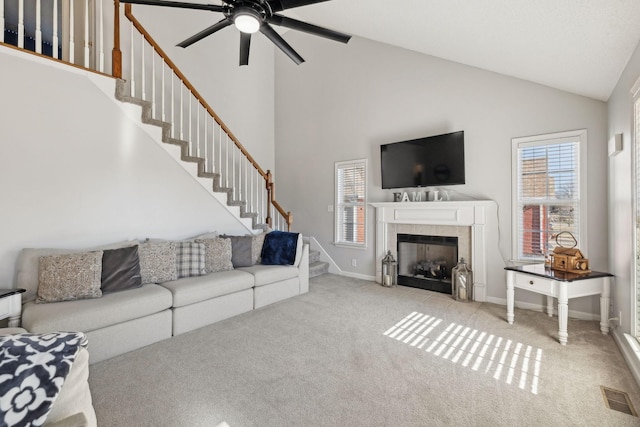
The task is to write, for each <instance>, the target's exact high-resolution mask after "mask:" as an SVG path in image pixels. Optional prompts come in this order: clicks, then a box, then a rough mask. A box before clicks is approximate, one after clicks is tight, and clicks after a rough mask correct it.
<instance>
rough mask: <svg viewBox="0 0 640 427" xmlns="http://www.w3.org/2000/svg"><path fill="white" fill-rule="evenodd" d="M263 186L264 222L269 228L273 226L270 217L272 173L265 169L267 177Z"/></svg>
mask: <svg viewBox="0 0 640 427" xmlns="http://www.w3.org/2000/svg"><path fill="white" fill-rule="evenodd" d="M265 186H266V189H267V218H266V222H267V225H268V226H269V228H273V224H272V221H273V220H272V218H271V206H272V204H273V175H272V174H271V171H270V170H267V179H266V182H265Z"/></svg>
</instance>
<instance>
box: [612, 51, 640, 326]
mask: <svg viewBox="0 0 640 427" xmlns="http://www.w3.org/2000/svg"><path fill="white" fill-rule="evenodd" d="M638 78H640V45H638V47H637V48H636V50H635V52H634V54H633V56H632V57H631V58H630V60H629V63H628V64H627V67H626V68H625V70H624V72H623V73H622V76H621V77H620V80H619V81H618V84H617V85H616V88H615V90H614V91H613V93H612V95H611V97H610V98H609V102H608V112H609V129H608V133H607V137H608V138H610V137H611V136H612V135H614V134H616V133H621V134H623V136H622V152H621V153H619V154H617V155H616V156H614V157H610V158H609V198H608V201H609V215H610V217H609V239H608V242H609V250H610V258H611V272H612V273H613V274H615V276H616V283H615V287H614V289H613V291H612V294H613V301H614V308H613V312H612V316H611V317H618V316H620V315H621V324H620V327H619V329H620V330H621V331H622V332H626V333H629V332H631V307H632V305H633V301H632V298H633V295H634V293H633V274H634V273H633V269H634V262H633V244H634V242H633V234H634V229H633V184H632V183H633V171H632V165H633V161H632V159H633V153H634V150H633V132H632V129H633V122H632V114H633V101H632V95H631V88H632V87H633V85H634V83H635V82H636V80H637V79H638Z"/></svg>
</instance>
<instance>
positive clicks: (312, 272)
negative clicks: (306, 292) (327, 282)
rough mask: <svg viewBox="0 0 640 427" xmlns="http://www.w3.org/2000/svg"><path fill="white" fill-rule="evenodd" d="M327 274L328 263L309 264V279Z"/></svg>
mask: <svg viewBox="0 0 640 427" xmlns="http://www.w3.org/2000/svg"><path fill="white" fill-rule="evenodd" d="M328 272H329V263H328V262H324V261H316V262H313V263H309V277H310V278H311V277H317V276H320V275H322V274H326V273H328Z"/></svg>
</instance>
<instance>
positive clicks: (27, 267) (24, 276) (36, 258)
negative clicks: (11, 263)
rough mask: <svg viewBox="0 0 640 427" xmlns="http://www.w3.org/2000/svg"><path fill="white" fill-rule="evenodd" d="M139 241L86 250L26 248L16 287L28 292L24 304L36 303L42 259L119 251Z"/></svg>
mask: <svg viewBox="0 0 640 427" xmlns="http://www.w3.org/2000/svg"><path fill="white" fill-rule="evenodd" d="M137 244H138V242H137V241H126V242H117V243H111V244H106V245H101V246H96V247H93V248H85V249H68V248H67V249H61V248H24V249H22V251H21V252H20V256H19V257H18V262H17V264H18V266H17V272H16V273H17V276H16V287H17V288H22V289H24V290H26V292H25V293H23V294H22V302H23V303H24V302H28V301H34V300H35V299H36V297H37V295H38V281H39V269H40V257H43V256H49V255H61V254H71V253H77V252H88V251H99V250H106V249H117V248H122V247H125V246H132V245H137Z"/></svg>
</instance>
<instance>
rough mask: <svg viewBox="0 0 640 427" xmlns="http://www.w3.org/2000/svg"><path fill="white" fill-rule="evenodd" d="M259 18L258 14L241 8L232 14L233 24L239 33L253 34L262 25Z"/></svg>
mask: <svg viewBox="0 0 640 427" xmlns="http://www.w3.org/2000/svg"><path fill="white" fill-rule="evenodd" d="M261 18H262V17H261V16H260V14H259V13H258V12H256V11H254V10H252V9H248V8H246V9H245V8H242V9H241V10H237V12H236V13H235V14H234V16H233V23H234V24H235V26H236V28H237V29H238V30H239V31H241V32H243V33H247V34H253V33H255V32H257V31H258V30H259V29H260V25H262V19H261Z"/></svg>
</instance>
